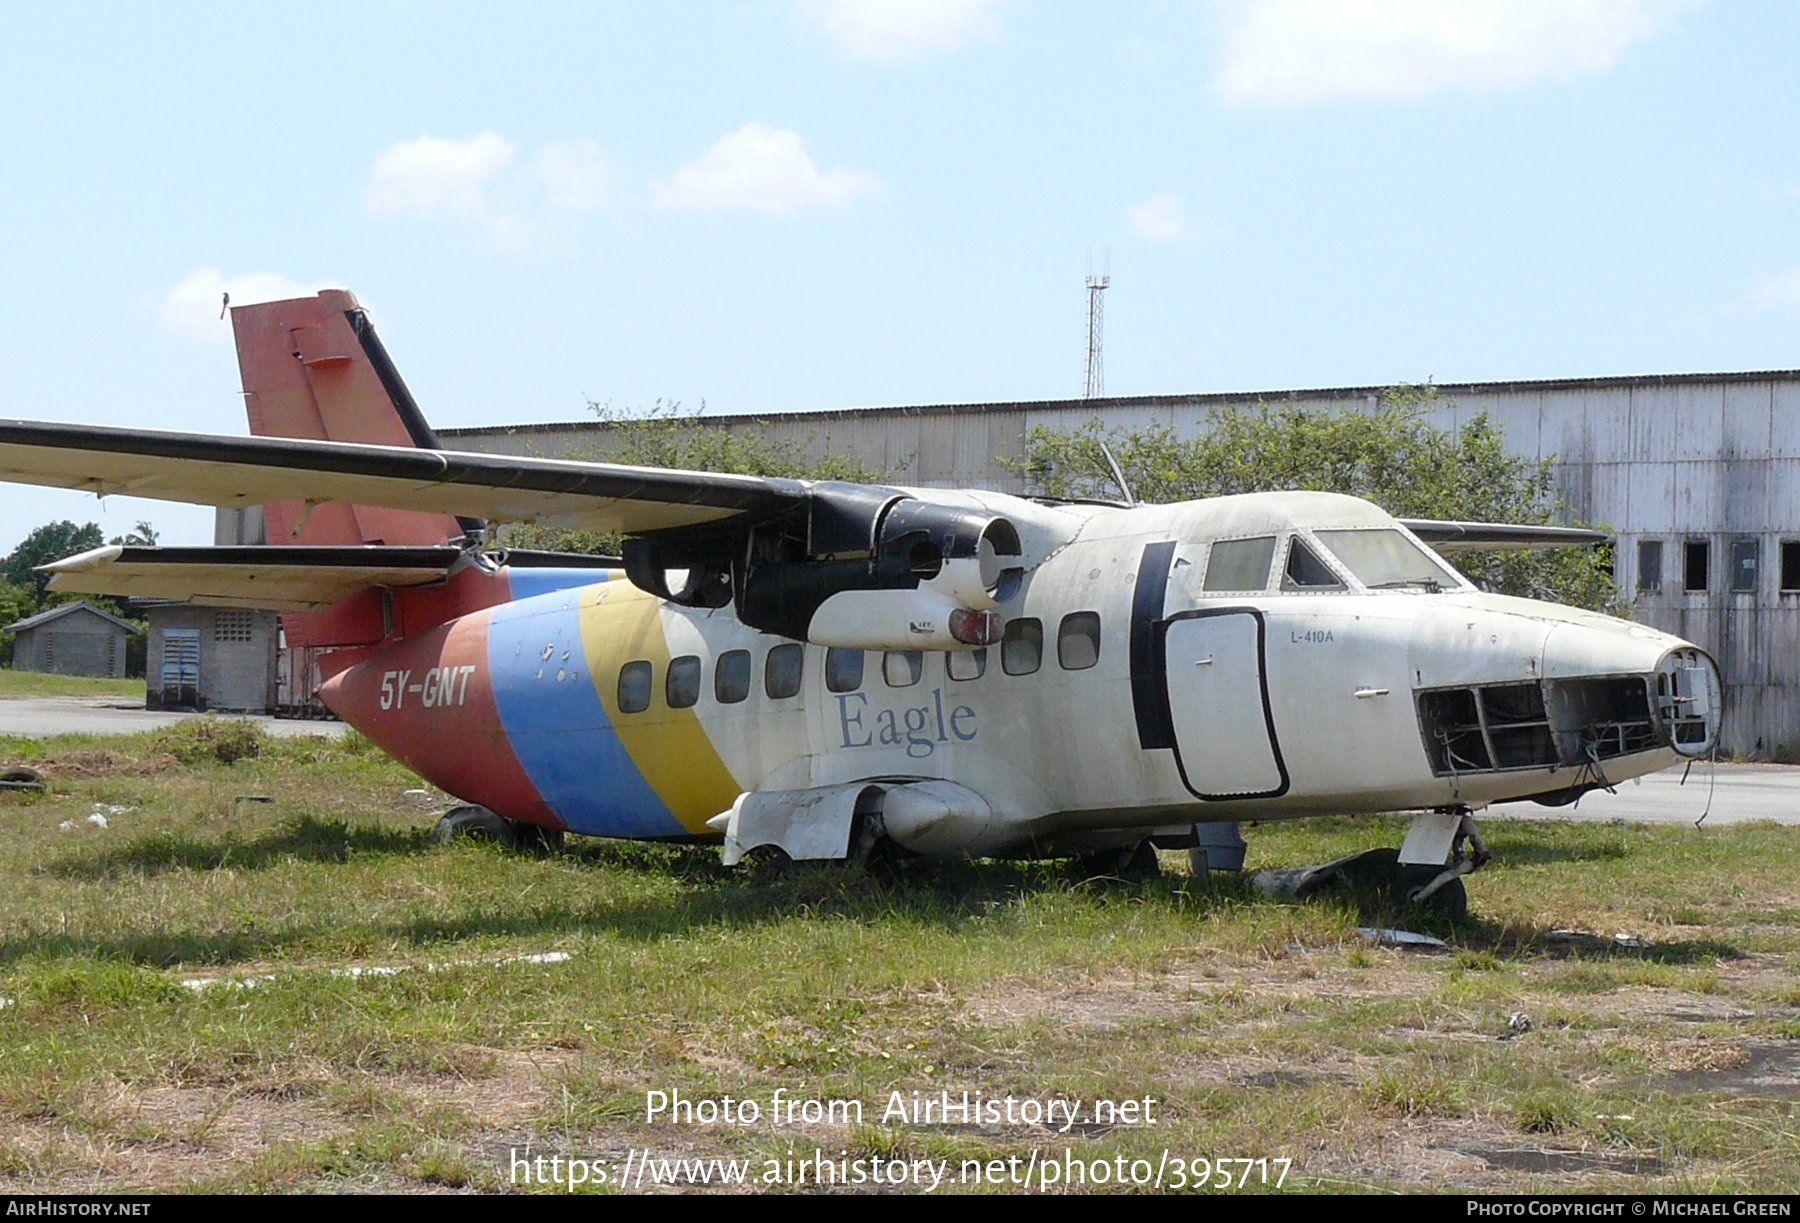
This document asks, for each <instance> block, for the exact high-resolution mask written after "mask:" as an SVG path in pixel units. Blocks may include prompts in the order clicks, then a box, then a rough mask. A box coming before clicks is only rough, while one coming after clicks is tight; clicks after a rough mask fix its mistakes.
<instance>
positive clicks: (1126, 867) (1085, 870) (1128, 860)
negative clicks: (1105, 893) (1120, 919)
mask: <svg viewBox="0 0 1800 1223" xmlns="http://www.w3.org/2000/svg"><path fill="white" fill-rule="evenodd" d="M1079 869H1080V871H1081V874H1082V877H1083V878H1085V879H1097V878H1100V879H1122V880H1125V881H1126V882H1129V883H1142V882H1144V881H1145V880H1149V879H1155V878H1158V877H1159V876H1160V875H1161V874H1162V861H1161V860H1160V859H1158V858H1157V856H1156V846H1154V845H1152V844H1151V843H1150V842H1149V840H1148V839H1146V840H1142V841H1139V842H1138V843H1137V844H1135V845H1124V846H1120V847H1119V848H1118V849H1107V850H1102V851H1101V852H1099V853H1093V854H1083V855H1081V858H1080V865H1079Z"/></svg>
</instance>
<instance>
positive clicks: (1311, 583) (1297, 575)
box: [1281, 535, 1344, 590]
mask: <svg viewBox="0 0 1800 1223" xmlns="http://www.w3.org/2000/svg"><path fill="white" fill-rule="evenodd" d="M1281 588H1282V589H1283V590H1342V589H1343V588H1344V584H1343V583H1342V582H1340V581H1338V579H1337V574H1335V573H1333V572H1332V571H1331V570H1330V568H1328V567H1327V566H1326V564H1325V562H1324V561H1322V560H1320V559H1319V556H1318V553H1316V552H1314V551H1313V550H1312V549H1311V548H1309V547H1307V546H1306V541H1305V540H1303V539H1301V538H1300V537H1299V536H1298V535H1296V536H1294V537H1293V539H1292V540H1290V541H1289V542H1288V559H1287V569H1286V571H1285V572H1283V574H1282V575H1281Z"/></svg>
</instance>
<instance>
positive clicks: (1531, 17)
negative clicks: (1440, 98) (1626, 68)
mask: <svg viewBox="0 0 1800 1223" xmlns="http://www.w3.org/2000/svg"><path fill="white" fill-rule="evenodd" d="M1695 2H1696V0H1225V2H1224V4H1223V5H1222V7H1223V9H1224V13H1225V25H1226V30H1225V57H1224V62H1223V64H1222V65H1221V67H1220V69H1219V72H1218V75H1217V76H1216V77H1214V79H1213V88H1214V89H1215V90H1216V91H1217V92H1218V94H1219V95H1220V96H1221V97H1222V98H1224V99H1225V100H1226V101H1228V102H1235V103H1244V104H1253V105H1254V104H1278V105H1279V104H1292V103H1305V102H1317V101H1321V100H1324V99H1327V98H1335V97H1377V98H1412V97H1420V96H1423V95H1425V94H1429V93H1435V92H1438V91H1440V90H1447V89H1473V90H1494V89H1509V88H1515V87H1518V86H1521V85H1524V84H1526V83H1528V82H1530V81H1533V80H1536V79H1538V78H1540V77H1545V76H1550V77H1563V78H1567V77H1574V76H1583V75H1588V74H1592V73H1598V72H1605V71H1607V70H1608V69H1610V68H1611V67H1612V66H1613V65H1614V64H1615V63H1616V62H1617V61H1618V59H1619V57H1620V56H1621V55H1622V54H1624V52H1625V50H1626V48H1627V47H1629V46H1630V45H1631V44H1632V43H1634V42H1638V41H1640V40H1642V39H1645V38H1649V37H1650V36H1652V35H1654V34H1656V33H1657V32H1659V31H1660V30H1662V29H1663V28H1665V27H1666V26H1667V25H1669V24H1670V22H1671V21H1672V20H1673V19H1674V17H1675V16H1676V14H1677V13H1679V12H1680V11H1681V10H1682V9H1684V8H1688V7H1691V6H1692V4H1693V3H1695Z"/></svg>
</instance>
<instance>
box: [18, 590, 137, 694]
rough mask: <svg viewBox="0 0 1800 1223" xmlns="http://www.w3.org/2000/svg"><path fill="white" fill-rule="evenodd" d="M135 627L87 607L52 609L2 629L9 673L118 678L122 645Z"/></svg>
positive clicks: (66, 605) (121, 669)
mask: <svg viewBox="0 0 1800 1223" xmlns="http://www.w3.org/2000/svg"><path fill="white" fill-rule="evenodd" d="M136 627H137V626H136V625H134V624H132V623H131V622H130V621H129V620H121V619H119V617H117V616H115V615H112V614H110V613H108V612H103V611H101V610H100V609H99V608H97V607H94V606H92V605H91V604H88V603H64V604H63V605H62V606H61V607H52V608H51V609H50V610H48V611H41V612H39V613H38V614H37V615H35V616H27V617H26V618H25V619H23V620H20V621H19V622H18V623H16V624H9V625H7V626H6V631H7V632H9V633H12V634H13V662H12V665H13V670H15V671H49V672H53V673H54V674H57V675H93V676H104V677H110V678H113V679H119V678H122V677H123V676H124V674H125V642H126V639H127V638H128V637H129V636H130V635H131V633H132V632H133V631H134V630H135V629H136Z"/></svg>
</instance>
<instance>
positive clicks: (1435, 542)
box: [1400, 518, 1613, 554]
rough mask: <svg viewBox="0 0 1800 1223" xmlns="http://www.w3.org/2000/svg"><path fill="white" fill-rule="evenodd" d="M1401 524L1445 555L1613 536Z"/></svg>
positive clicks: (1577, 543)
mask: <svg viewBox="0 0 1800 1223" xmlns="http://www.w3.org/2000/svg"><path fill="white" fill-rule="evenodd" d="M1400 525H1401V526H1403V527H1405V528H1406V529H1407V530H1409V531H1411V532H1412V533H1413V534H1414V535H1417V536H1418V537H1419V538H1420V539H1421V540H1423V541H1424V542H1425V543H1427V544H1430V545H1431V547H1432V548H1433V550H1435V551H1438V552H1442V553H1445V554H1449V553H1453V552H1500V551H1506V550H1509V549H1519V548H1568V547H1589V548H1591V547H1594V546H1596V545H1598V544H1610V543H1611V542H1612V541H1613V537H1612V536H1611V535H1609V534H1607V533H1606V532H1605V531H1589V530H1585V529H1583V528H1581V527H1542V526H1526V525H1523V524H1511V523H1504V522H1450V521H1446V520H1443V519H1437V518H1402V519H1400Z"/></svg>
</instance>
